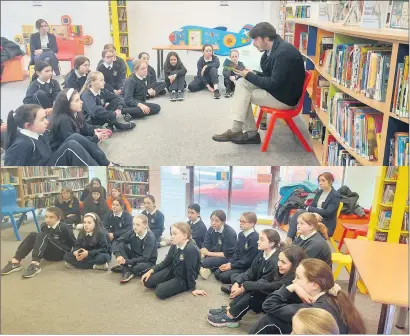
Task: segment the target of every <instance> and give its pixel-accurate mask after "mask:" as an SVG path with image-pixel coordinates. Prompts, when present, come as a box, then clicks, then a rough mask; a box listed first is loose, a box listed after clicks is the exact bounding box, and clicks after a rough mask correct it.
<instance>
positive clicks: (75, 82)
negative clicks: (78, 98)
mask: <svg viewBox="0 0 410 336" xmlns="http://www.w3.org/2000/svg"><path fill="white" fill-rule="evenodd" d="M86 80H87V74H85V75H80V74H79V73H78V71H77V70H76V69H71V71H70V72H69V73H68V74H67V75H66V76H65V78H64V89H74V90H76V91H78V92H80V90H81V89H82V88H83V86H84V84H85V81H86Z"/></svg>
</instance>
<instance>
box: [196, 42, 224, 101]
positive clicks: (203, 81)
mask: <svg viewBox="0 0 410 336" xmlns="http://www.w3.org/2000/svg"><path fill="white" fill-rule="evenodd" d="M202 53H203V56H201V57H200V58H199V60H198V62H197V68H198V73H197V75H196V76H195V78H194V80H193V81H192V82H191V83H189V85H188V90H189V91H191V92H196V91H201V90H203V89H205V87H206V88H207V89H208V90H209V91H210V92H211V93H213V95H214V98H215V99H219V98H221V94H220V93H219V84H218V83H219V78H218V68H219V65H220V63H219V58H218V57H217V56H215V55H214V48H213V47H212V45H210V44H204V45H203V47H202Z"/></svg>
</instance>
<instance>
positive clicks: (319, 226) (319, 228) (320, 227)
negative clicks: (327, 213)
mask: <svg viewBox="0 0 410 336" xmlns="http://www.w3.org/2000/svg"><path fill="white" fill-rule="evenodd" d="M316 230H317V231H318V232H319V233H320V234H321V235H322V236H323V238H325V239H326V240H329V236H328V234H327V227H326V225H325V224H323V223H321V222H318V223H317V229H316Z"/></svg>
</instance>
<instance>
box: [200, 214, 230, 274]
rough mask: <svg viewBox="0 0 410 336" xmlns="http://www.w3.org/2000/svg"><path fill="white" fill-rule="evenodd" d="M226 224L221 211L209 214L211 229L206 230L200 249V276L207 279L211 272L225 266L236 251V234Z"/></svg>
mask: <svg viewBox="0 0 410 336" xmlns="http://www.w3.org/2000/svg"><path fill="white" fill-rule="evenodd" d="M225 222H226V214H225V212H224V211H223V210H215V211H214V212H212V214H211V227H210V228H209V229H208V231H207V233H206V235H205V240H204V244H203V247H202V248H201V257H202V263H201V269H200V275H201V277H202V278H203V279H205V280H206V279H208V278H209V276H210V275H211V273H212V271H216V270H217V269H219V266H221V265H223V264H227V263H228V262H229V260H230V259H231V258H233V256H234V254H235V249H236V232H235V230H234V229H232V228H231V227H230V226H229V225H228V224H226V223H225Z"/></svg>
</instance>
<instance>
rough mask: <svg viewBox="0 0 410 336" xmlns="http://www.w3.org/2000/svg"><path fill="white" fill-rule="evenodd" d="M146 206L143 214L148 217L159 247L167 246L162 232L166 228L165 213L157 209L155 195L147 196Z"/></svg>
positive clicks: (145, 199)
mask: <svg viewBox="0 0 410 336" xmlns="http://www.w3.org/2000/svg"><path fill="white" fill-rule="evenodd" d="M144 207H145V210H144V211H143V212H142V213H141V214H142V215H145V216H147V217H148V225H149V229H150V230H151V231H152V233H153V234H154V236H155V238H156V239H157V248H159V247H164V246H166V244H165V242H161V237H162V233H163V232H164V230H165V227H164V223H165V217H164V214H163V213H162V212H161V211H159V210H158V209H157V207H156V205H155V198H154V196H152V195H147V196H145V198H144Z"/></svg>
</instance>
